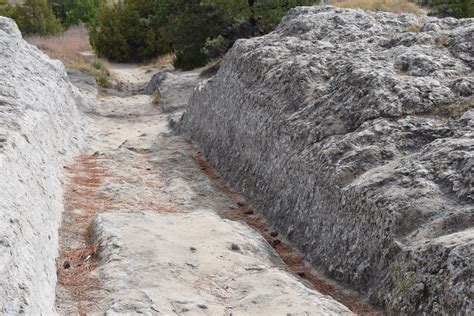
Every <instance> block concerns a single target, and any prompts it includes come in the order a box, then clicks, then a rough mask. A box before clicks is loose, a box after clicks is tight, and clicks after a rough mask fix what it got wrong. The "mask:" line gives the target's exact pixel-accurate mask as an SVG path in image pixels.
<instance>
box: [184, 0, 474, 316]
mask: <svg viewBox="0 0 474 316" xmlns="http://www.w3.org/2000/svg"><path fill="white" fill-rule="evenodd" d="M415 26H416V27H415ZM412 30H416V31H415V32H413V31H412ZM418 30H419V31H418ZM473 38H474V19H461V20H458V19H454V18H445V19H437V18H434V17H426V16H416V15H411V14H401V15H396V14H392V13H382V12H364V11H362V10H353V9H337V8H334V7H299V8H296V9H293V10H291V11H290V12H289V14H288V15H287V16H286V17H285V18H284V19H283V21H282V23H281V24H280V26H279V27H278V28H277V29H276V30H275V31H274V32H272V33H270V34H268V35H265V36H263V37H259V38H253V39H245V40H239V41H237V42H236V43H235V45H234V47H233V48H232V49H231V50H230V51H229V53H228V54H227V55H226V56H225V57H224V59H223V61H222V63H221V67H220V70H219V72H218V73H217V75H216V76H214V77H213V78H211V79H209V80H207V81H204V82H202V83H201V84H200V86H199V87H198V88H197V89H196V90H195V92H194V93H193V95H192V96H191V98H190V100H189V104H188V106H187V108H186V112H185V113H184V115H183V117H182V121H181V124H180V127H179V129H180V130H181V131H182V132H185V133H187V134H188V135H189V136H190V137H191V138H192V139H193V140H195V141H196V142H197V143H198V144H199V145H200V146H201V147H202V148H203V151H204V152H205V155H206V157H207V159H209V161H210V162H211V163H212V164H213V165H214V167H215V168H216V169H217V171H218V172H219V173H220V175H222V176H223V177H224V178H225V179H227V181H229V183H230V184H231V185H232V187H233V188H234V189H236V190H238V191H239V192H241V193H242V194H244V195H246V197H247V198H249V199H250V200H251V201H252V203H253V205H254V207H256V208H257V209H258V210H260V211H261V212H263V213H264V214H265V215H266V217H267V218H268V219H269V220H270V221H271V222H272V223H273V224H274V225H275V226H276V227H277V228H278V229H279V230H280V231H281V232H282V233H283V234H284V235H286V237H287V238H288V239H289V240H290V241H292V242H293V243H294V244H295V245H296V246H298V247H299V249H300V250H301V251H302V252H303V253H304V254H305V255H306V258H307V259H308V260H310V261H311V262H312V263H313V264H314V265H315V266H316V267H318V268H321V269H324V270H325V272H326V273H327V274H328V275H330V276H332V277H333V278H336V279H338V280H340V281H343V282H346V283H348V284H350V285H352V286H353V287H354V288H356V289H358V290H360V291H363V292H365V293H367V295H368V296H369V297H370V299H371V301H372V302H374V303H375V304H378V305H382V306H385V307H386V308H387V309H388V310H390V311H393V312H395V313H404V314H420V313H427V314H443V313H449V314H457V313H462V312H467V311H469V310H472V302H473V297H472V281H473V279H472V267H473V266H474V265H473V258H474V228H473V227H474V176H473V175H474V99H473V95H472V94H473V86H474V79H473V76H472V73H473V67H474V48H473V41H472V39H473Z"/></svg>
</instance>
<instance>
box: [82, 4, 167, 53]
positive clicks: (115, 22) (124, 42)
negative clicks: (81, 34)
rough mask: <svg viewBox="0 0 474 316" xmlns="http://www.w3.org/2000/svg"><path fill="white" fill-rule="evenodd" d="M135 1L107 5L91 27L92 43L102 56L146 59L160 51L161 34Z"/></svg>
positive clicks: (100, 11) (102, 8)
mask: <svg viewBox="0 0 474 316" xmlns="http://www.w3.org/2000/svg"><path fill="white" fill-rule="evenodd" d="M141 13H142V12H140V10H139V8H138V7H136V6H135V5H134V4H133V2H132V1H129V2H126V3H119V4H116V5H114V6H108V5H104V6H102V7H101V9H100V10H99V14H98V20H97V23H96V24H95V25H92V26H91V27H90V39H91V44H92V47H93V48H94V49H95V51H96V52H97V54H98V55H99V56H100V57H104V58H107V59H111V60H115V61H118V62H129V61H143V60H148V59H151V58H154V57H156V55H157V53H158V52H159V46H158V34H157V32H156V31H155V30H153V29H152V28H150V27H149V26H148V25H147V23H146V21H145V19H144V18H143V17H142V16H141Z"/></svg>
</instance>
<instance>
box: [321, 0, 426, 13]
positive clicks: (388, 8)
mask: <svg viewBox="0 0 474 316" xmlns="http://www.w3.org/2000/svg"><path fill="white" fill-rule="evenodd" d="M330 4H331V5H333V6H336V7H339V8H352V9H354V8H359V9H363V10H368V11H384V12H393V13H414V14H422V13H423V10H421V8H420V7H418V6H417V5H416V4H414V3H412V2H409V1H407V0H347V1H337V0H332V1H331V2H330Z"/></svg>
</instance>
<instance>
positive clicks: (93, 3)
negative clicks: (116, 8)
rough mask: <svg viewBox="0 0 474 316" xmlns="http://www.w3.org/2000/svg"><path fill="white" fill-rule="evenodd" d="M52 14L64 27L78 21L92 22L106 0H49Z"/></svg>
mask: <svg viewBox="0 0 474 316" xmlns="http://www.w3.org/2000/svg"><path fill="white" fill-rule="evenodd" d="M50 3H51V5H52V7H53V11H54V14H55V15H56V16H57V17H58V18H59V20H60V21H61V23H62V24H63V26H64V27H66V28H68V27H69V26H71V25H75V24H79V23H81V22H82V23H93V22H94V21H95V20H96V19H97V14H98V12H99V8H100V7H101V5H103V4H105V3H106V0H50Z"/></svg>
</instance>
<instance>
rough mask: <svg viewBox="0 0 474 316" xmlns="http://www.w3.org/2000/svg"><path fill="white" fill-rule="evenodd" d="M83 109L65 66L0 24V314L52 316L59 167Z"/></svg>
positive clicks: (75, 140) (78, 131)
mask: <svg viewBox="0 0 474 316" xmlns="http://www.w3.org/2000/svg"><path fill="white" fill-rule="evenodd" d="M80 102H86V101H84V100H83V99H82V95H81V93H79V91H78V90H77V89H76V88H74V87H73V86H72V85H71V84H70V82H69V80H68V78H67V75H66V72H65V70H64V67H63V65H62V64H61V63H60V62H58V61H53V60H51V59H49V58H48V57H47V56H46V55H44V54H43V53H41V52H40V51H39V50H38V49H36V48H35V47H33V46H31V45H29V44H27V43H26V42H25V41H24V40H23V39H22V38H21V34H20V32H19V30H18V28H17V27H16V25H15V24H14V22H13V21H12V20H10V19H7V18H3V17H0V193H1V198H0V313H1V314H16V313H26V314H30V315H31V314H44V315H50V314H53V313H54V299H55V287H56V266H55V258H56V256H57V243H58V225H59V222H60V218H61V211H62V208H63V205H62V197H63V191H62V184H61V178H62V176H61V175H62V166H63V165H64V163H65V161H66V160H67V159H68V158H69V157H70V156H71V154H73V153H74V152H75V151H76V149H77V148H78V146H80V144H81V142H82V141H81V136H82V122H83V121H82V118H81V115H80V113H79V111H78V110H77V104H78V103H80Z"/></svg>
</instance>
